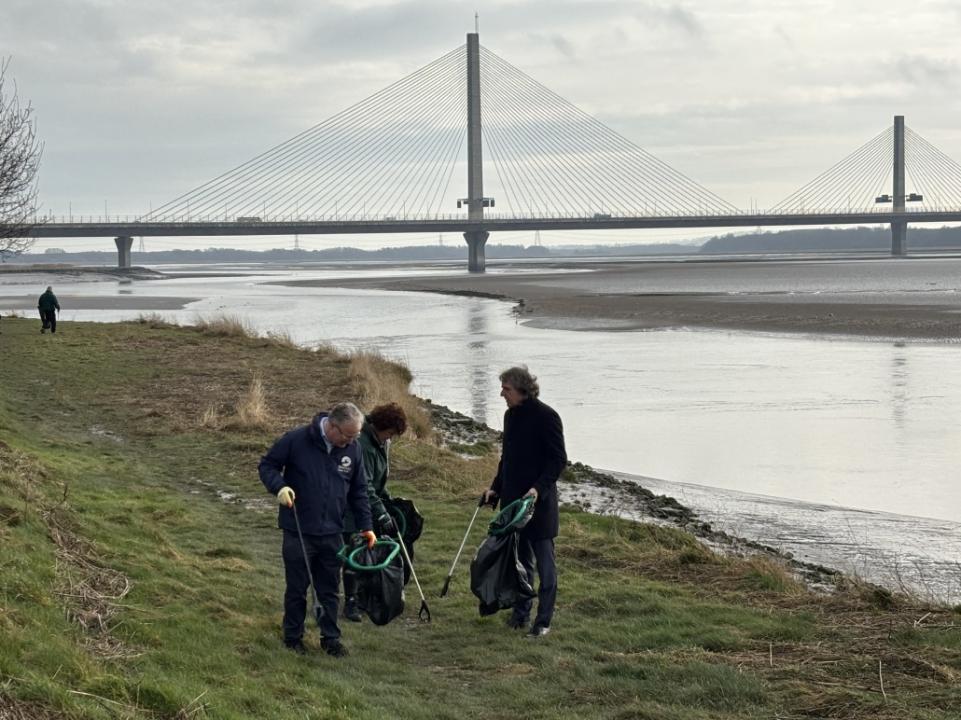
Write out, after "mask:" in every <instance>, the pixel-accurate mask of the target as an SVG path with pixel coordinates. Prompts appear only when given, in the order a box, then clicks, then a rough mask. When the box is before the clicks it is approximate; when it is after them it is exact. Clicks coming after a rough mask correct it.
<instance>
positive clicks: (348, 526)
mask: <svg viewBox="0 0 961 720" xmlns="http://www.w3.org/2000/svg"><path fill="white" fill-rule="evenodd" d="M405 430H407V415H406V414H405V413H404V409H403V408H402V407H401V406H400V405H398V404H397V403H388V404H386V405H378V406H377V407H375V408H374V409H373V410H371V411H370V414H369V415H367V417H366V418H364V427H363V429H362V430H361V431H360V437H359V438H358V439H357V441H358V442H359V443H360V449H361V453H362V455H363V458H364V471H365V472H366V473H367V499H368V501H369V502H370V514H371V517H372V518H373V519H374V528H375V529H376V530H377V532H378V533H379V534H381V535H390V534H392V533H393V532H394V530H395V526H394V520H393V518H391V516H390V513H389V512H388V511H387V508H386V506H385V505H384V502H385V501H386V502H390V494H389V493H388V492H387V488H386V485H387V476H388V475H389V473H390V441H391V440H393V439H394V438H395V437H397V436H398V435H403V434H404V431H405ZM356 532H357V531H356V529H355V528H354V524H353V517H352V516H351V515H350V513H348V514H347V515H346V517H345V518H344V542H345V543H347V544H350V542H351V538H352V536H353V534H354V533H356ZM344 617H345V618H347V619H348V620H350V621H352V622H360V621H361V614H360V608H359V607H358V606H357V576H356V574H355V573H354V572H353V571H352V570H348V569H347V568H346V567H345V568H344Z"/></svg>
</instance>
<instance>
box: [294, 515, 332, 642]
mask: <svg viewBox="0 0 961 720" xmlns="http://www.w3.org/2000/svg"><path fill="white" fill-rule="evenodd" d="M304 545H305V546H306V547H307V560H308V562H310V572H311V573H313V575H314V584H315V586H316V590H317V596H318V597H319V598H320V605H321V607H322V608H323V613H322V614H321V617H320V636H321V637H322V638H326V639H334V638H339V637H340V628H339V627H337V592H338V590H339V589H340V560H339V559H338V557H337V552H338V551H339V550H340V533H337V534H334V535H304ZM283 557H284V573H285V575H286V577H287V589H286V590H285V591H284V642H286V643H293V642H296V641H298V640H300V639H301V638H302V637H303V636H304V619H305V618H306V616H307V595H308V593H309V592H310V577H309V576H308V575H307V566H306V564H305V563H304V552H303V550H302V548H301V547H300V540H299V539H298V537H297V533H295V532H291V531H290V530H284V546H283Z"/></svg>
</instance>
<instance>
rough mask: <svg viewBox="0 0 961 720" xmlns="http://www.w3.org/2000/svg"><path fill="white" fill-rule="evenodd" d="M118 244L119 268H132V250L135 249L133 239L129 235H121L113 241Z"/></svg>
mask: <svg viewBox="0 0 961 720" xmlns="http://www.w3.org/2000/svg"><path fill="white" fill-rule="evenodd" d="M113 241H114V242H115V243H117V267H119V268H128V267H130V248H132V247H133V238H132V237H130V236H129V235H121V236H120V237H115V238H114V239H113Z"/></svg>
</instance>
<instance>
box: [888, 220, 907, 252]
mask: <svg viewBox="0 0 961 720" xmlns="http://www.w3.org/2000/svg"><path fill="white" fill-rule="evenodd" d="M907 254H908V223H907V221H906V220H895V221H894V222H893V223H891V255H893V256H894V257H904V256H905V255H907Z"/></svg>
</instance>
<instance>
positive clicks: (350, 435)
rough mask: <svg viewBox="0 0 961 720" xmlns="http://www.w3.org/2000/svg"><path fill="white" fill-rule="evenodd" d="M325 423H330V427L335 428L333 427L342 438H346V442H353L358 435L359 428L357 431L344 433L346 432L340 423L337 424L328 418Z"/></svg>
mask: <svg viewBox="0 0 961 720" xmlns="http://www.w3.org/2000/svg"><path fill="white" fill-rule="evenodd" d="M327 424H328V425H330V426H331V427H332V428H335V429H336V430H337V433H338V434H339V435H340V436H341V437H342V438H344V440H346V441H347V442H353V441H354V440H356V439H357V438H359V437H360V430H359V429H358V430H357V432H355V433H346V432H344V429H343V428H342V427H341V426H340V425H338V424H337V423H335V422H333V421H332V420H328V421H327Z"/></svg>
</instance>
